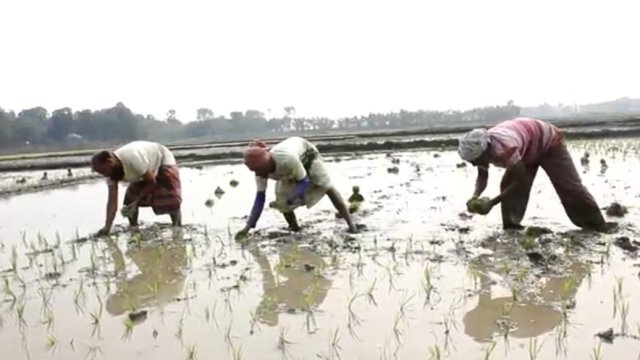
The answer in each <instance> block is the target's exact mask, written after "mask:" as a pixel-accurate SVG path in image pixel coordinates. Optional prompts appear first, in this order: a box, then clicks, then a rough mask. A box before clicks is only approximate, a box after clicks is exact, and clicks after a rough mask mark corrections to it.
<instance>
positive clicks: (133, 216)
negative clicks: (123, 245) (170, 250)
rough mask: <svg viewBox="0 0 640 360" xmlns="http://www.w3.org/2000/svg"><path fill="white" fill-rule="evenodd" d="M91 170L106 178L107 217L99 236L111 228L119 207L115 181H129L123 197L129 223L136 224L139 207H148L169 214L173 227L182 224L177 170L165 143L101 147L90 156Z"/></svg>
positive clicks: (133, 143) (146, 142) (138, 143)
mask: <svg viewBox="0 0 640 360" xmlns="http://www.w3.org/2000/svg"><path fill="white" fill-rule="evenodd" d="M91 169H92V170H93V171H95V172H97V173H99V174H101V175H103V176H105V177H106V178H107V184H108V187H109V199H108V202H107V219H106V221H105V225H104V227H103V228H102V229H100V231H99V232H98V235H106V234H108V233H109V231H110V230H111V226H112V224H113V220H114V218H115V216H116V211H117V210H118V204H117V202H118V182H120V181H124V182H127V183H129V186H128V187H127V192H126V194H125V196H124V205H125V207H126V208H125V209H124V210H126V211H125V212H123V213H128V214H129V224H130V225H131V226H137V225H138V208H139V207H141V206H142V207H145V206H150V207H151V208H152V209H153V212H154V213H155V214H156V215H160V214H169V215H170V216H171V222H172V224H173V225H175V226H179V225H181V223H182V213H181V212H180V204H181V203H182V196H181V189H180V173H179V170H178V165H177V164H176V159H175V158H174V156H173V154H172V153H171V151H169V149H167V148H166V147H165V146H163V145H161V144H158V143H154V142H149V141H134V142H131V143H129V144H126V145H124V146H123V147H121V148H119V149H117V150H115V151H109V150H103V151H100V152H98V153H96V154H95V155H94V156H93V157H92V158H91Z"/></svg>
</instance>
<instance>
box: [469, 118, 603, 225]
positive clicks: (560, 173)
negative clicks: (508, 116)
mask: <svg viewBox="0 0 640 360" xmlns="http://www.w3.org/2000/svg"><path fill="white" fill-rule="evenodd" d="M458 153H459V154H460V157H461V158H462V159H463V160H466V161H469V162H470V163H471V164H473V165H474V166H476V167H478V178H477V180H476V188H475V192H474V193H473V197H472V199H476V198H478V197H479V196H480V195H481V194H482V192H483V191H484V190H485V188H486V187H487V179H488V177H489V164H493V165H495V166H499V167H503V168H506V172H505V174H504V176H503V178H502V182H501V184H500V191H501V193H500V195H498V196H497V197H495V198H493V199H491V200H487V201H483V202H482V203H481V204H480V207H481V211H480V212H481V213H482V214H488V213H489V212H490V211H491V209H492V208H493V207H494V206H495V205H497V204H499V203H501V205H502V206H501V207H502V225H503V227H504V228H505V229H521V228H522V226H521V225H520V222H521V221H522V218H523V217H524V213H525V210H526V209H527V203H528V201H529V193H530V192H531V186H532V185H533V180H534V178H535V177H536V173H537V171H538V167H542V168H543V169H544V171H545V172H546V173H547V175H548V176H549V179H550V180H551V183H552V184H553V187H554V188H555V190H556V193H557V194H558V196H559V197H560V201H562V205H563V206H564V209H565V212H566V213H567V215H568V216H569V219H571V222H572V223H573V224H575V225H576V226H578V227H581V228H583V229H590V230H596V231H605V230H606V229H605V227H606V223H605V221H604V218H603V217H602V214H601V213H600V209H599V208H598V204H596V201H595V200H594V199H593V196H591V194H590V193H589V191H588V190H587V189H586V188H585V187H584V185H582V181H581V180H580V176H579V175H578V172H577V171H576V168H575V166H574V165H573V161H572V160H571V155H570V154H569V151H568V150H567V147H566V145H565V143H564V136H563V135H562V133H561V132H560V130H559V129H558V128H556V127H555V126H553V125H551V124H549V123H546V122H543V121H541V120H537V119H531V118H524V117H521V118H516V119H512V120H507V121H504V122H502V123H500V124H498V125H496V126H494V127H492V128H490V129H488V130H486V129H475V130H472V131H470V132H469V133H467V134H465V135H464V136H463V137H462V138H461V139H460V142H459V146H458Z"/></svg>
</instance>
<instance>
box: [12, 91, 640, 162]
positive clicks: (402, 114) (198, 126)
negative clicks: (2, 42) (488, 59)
mask: <svg viewBox="0 0 640 360" xmlns="http://www.w3.org/2000/svg"><path fill="white" fill-rule="evenodd" d="M585 112H588V113H603V112H604V113H640V99H629V98H621V99H617V100H613V101H608V102H603V103H597V104H589V105H582V106H580V107H578V106H576V105H573V106H571V105H563V104H558V105H550V104H546V103H545V104H542V105H539V106H536V107H527V108H521V107H519V106H517V105H516V104H514V102H513V101H509V102H507V103H506V104H504V105H500V106H486V107H480V108H475V109H470V110H466V111H429V110H418V111H406V110H400V111H397V112H388V113H371V114H368V115H363V116H355V117H346V118H340V119H329V118H324V117H313V118H308V117H301V116H296V109H295V107H293V106H287V107H285V108H283V111H282V115H281V116H278V117H274V116H265V113H263V112H261V111H258V110H247V111H244V112H241V111H234V112H231V113H230V114H229V115H220V114H215V113H214V112H213V110H211V109H208V108H201V109H198V110H197V111H196V114H195V119H193V121H188V122H184V123H183V122H182V121H180V120H179V119H178V115H177V113H176V111H174V110H169V111H168V112H167V114H166V116H165V118H164V119H157V118H155V117H154V116H152V115H141V114H137V113H134V112H133V111H132V110H131V109H129V108H128V107H126V106H125V105H124V104H122V103H118V104H116V105H115V106H113V107H111V108H107V109H102V110H80V111H73V110H72V109H71V108H68V107H65V108H62V109H57V110H54V111H52V112H49V111H48V110H47V109H45V108H43V107H35V108H31V109H26V110H22V111H20V112H18V113H15V112H13V111H9V110H3V109H2V108H0V148H3V149H16V148H25V147H48V146H51V147H56V146H57V147H72V146H73V145H77V144H95V143H104V144H119V143H124V142H127V141H131V140H136V139H145V140H157V141H165V142H177V141H180V140H185V139H194V138H202V139H216V140H222V139H229V138H247V137H253V136H260V137H265V136H270V135H284V134H312V133H327V132H330V131H342V132H349V131H362V130H385V129H386V130H397V129H411V128H426V127H431V126H442V125H453V126H455V125H461V124H464V123H474V124H483V123H495V122H497V121H501V120H506V119H509V118H512V117H515V116H518V115H527V116H534V117H539V118H557V117H565V116H571V115H574V114H576V113H585Z"/></svg>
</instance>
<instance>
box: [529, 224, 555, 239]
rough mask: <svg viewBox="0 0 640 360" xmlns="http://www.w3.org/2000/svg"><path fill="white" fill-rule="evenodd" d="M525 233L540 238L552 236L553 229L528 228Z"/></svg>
mask: <svg viewBox="0 0 640 360" xmlns="http://www.w3.org/2000/svg"><path fill="white" fill-rule="evenodd" d="M524 233H525V235H526V236H530V237H540V236H541V235H545V234H552V233H553V231H551V229H549V228H546V227H542V226H527V228H526V230H525V231H524Z"/></svg>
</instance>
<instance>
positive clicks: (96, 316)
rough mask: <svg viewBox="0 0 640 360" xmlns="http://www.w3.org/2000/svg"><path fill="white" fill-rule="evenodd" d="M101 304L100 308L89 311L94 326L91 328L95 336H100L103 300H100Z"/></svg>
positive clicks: (92, 334)
mask: <svg viewBox="0 0 640 360" xmlns="http://www.w3.org/2000/svg"><path fill="white" fill-rule="evenodd" d="M98 300H100V298H98ZM99 304H100V305H99V306H98V310H96V311H94V312H91V313H89V318H90V320H91V326H92V330H91V337H94V336H96V335H98V336H100V319H102V308H103V306H102V301H101V300H100V301H99Z"/></svg>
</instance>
